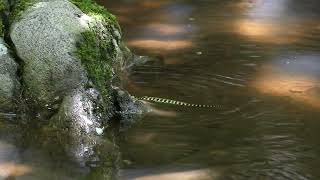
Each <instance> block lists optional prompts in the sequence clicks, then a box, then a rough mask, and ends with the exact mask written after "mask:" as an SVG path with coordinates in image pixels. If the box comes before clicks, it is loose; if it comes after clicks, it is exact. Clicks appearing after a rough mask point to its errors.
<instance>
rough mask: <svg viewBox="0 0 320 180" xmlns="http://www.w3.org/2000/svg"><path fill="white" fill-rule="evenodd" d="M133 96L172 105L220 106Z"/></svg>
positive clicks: (217, 106) (218, 106)
mask: <svg viewBox="0 0 320 180" xmlns="http://www.w3.org/2000/svg"><path fill="white" fill-rule="evenodd" d="M135 98H137V99H138V100H143V101H153V102H157V103H165V104H173V105H179V106H188V107H200V108H221V106H220V105H205V104H190V103H186V102H182V101H176V100H172V99H165V98H159V97H150V96H143V97H135Z"/></svg>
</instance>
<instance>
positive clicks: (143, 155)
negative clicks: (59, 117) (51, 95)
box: [100, 0, 320, 180]
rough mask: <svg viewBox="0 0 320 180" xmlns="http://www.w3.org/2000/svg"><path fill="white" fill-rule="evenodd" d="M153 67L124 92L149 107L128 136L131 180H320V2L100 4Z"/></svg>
mask: <svg viewBox="0 0 320 180" xmlns="http://www.w3.org/2000/svg"><path fill="white" fill-rule="evenodd" d="M100 4H103V5H105V7H107V8H108V9H109V11H111V12H112V13H114V14H115V15H116V16H117V17H118V19H119V21H120V25H121V27H122V29H123V33H124V38H125V41H126V43H127V45H128V46H129V47H130V48H131V49H132V50H133V51H134V52H135V53H137V54H139V55H146V56H151V57H154V59H155V60H154V62H149V63H147V64H145V65H141V66H138V67H135V68H134V69H133V70H132V72H131V74H130V75H129V77H128V83H127V89H128V90H129V91H130V93H131V94H133V95H135V96H156V97H162V98H169V99H175V100H180V101H184V102H189V103H196V104H219V105H222V106H223V109H201V108H191V107H179V106H173V105H164V104H157V103H150V106H152V107H153V108H154V112H153V113H151V114H149V115H147V116H146V117H145V118H144V119H143V120H141V121H140V122H139V123H137V124H136V125H135V126H134V127H133V128H131V129H129V130H128V131H126V132H123V133H121V134H120V135H119V145H120V149H121V153H122V158H123V163H122V170H121V173H122V175H121V178H122V179H135V180H146V179H153V180H158V179H159V180H160V179H161V180H167V179H170V180H171V179H223V180H224V179H254V180H256V179H294V180H296V179H303V180H304V179H319V178H320V172H319V167H320V158H319V157H320V141H319V140H318V139H317V138H318V137H319V135H320V134H319V132H320V121H319V119H320V111H319V109H320V85H319V82H320V76H319V75H320V1H318V0H307V1H300V0H225V1H219V0H170V1H169V0H162V1H154V0H118V1H108V0H100Z"/></svg>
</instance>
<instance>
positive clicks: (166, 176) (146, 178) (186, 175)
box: [124, 169, 219, 180]
mask: <svg viewBox="0 0 320 180" xmlns="http://www.w3.org/2000/svg"><path fill="white" fill-rule="evenodd" d="M218 177H219V176H218V174H215V173H213V172H212V171H210V170H208V169H200V170H189V171H178V172H159V173H154V174H151V175H141V176H139V177H130V180H178V179H181V180H182V179H183V180H215V179H218ZM124 180H129V178H124Z"/></svg>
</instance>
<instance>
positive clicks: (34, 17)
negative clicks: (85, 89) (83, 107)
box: [10, 0, 87, 108]
mask: <svg viewBox="0 0 320 180" xmlns="http://www.w3.org/2000/svg"><path fill="white" fill-rule="evenodd" d="M82 14H83V13H82V12H81V11H80V10H79V9H78V8H77V7H76V6H75V5H73V4H72V3H70V2H69V1H67V0H55V1H49V2H38V3H36V4H34V5H33V6H32V7H31V8H29V9H28V10H26V11H25V12H24V13H23V15H22V17H21V18H19V20H18V21H17V22H15V23H14V24H13V25H12V28H11V33H10V36H11V39H12V41H13V43H14V45H15V48H16V51H17V54H18V56H19V57H20V58H21V59H22V60H23V61H24V63H25V64H24V69H23V82H24V85H25V86H26V88H27V89H26V94H27V96H28V97H31V98H32V99H33V100H34V101H35V102H36V104H38V105H40V106H41V107H43V108H47V107H48V106H52V103H54V102H55V101H56V100H57V99H58V97H63V96H65V95H66V94H68V93H70V92H72V91H73V90H74V89H76V88H78V87H79V86H81V84H82V83H85V82H86V81H87V78H86V75H85V71H84V69H83V67H82V66H81V62H80V61H79V60H78V59H76V58H75V57H74V55H73V52H75V48H76V47H75V43H76V40H77V36H78V35H79V34H80V33H81V32H83V31H84V30H85V29H86V28H87V22H86V20H85V19H81V18H80V17H81V15H82Z"/></svg>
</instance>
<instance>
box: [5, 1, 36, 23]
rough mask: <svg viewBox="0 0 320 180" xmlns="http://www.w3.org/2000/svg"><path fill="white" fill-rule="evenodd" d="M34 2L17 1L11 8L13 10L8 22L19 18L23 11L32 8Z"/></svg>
mask: <svg viewBox="0 0 320 180" xmlns="http://www.w3.org/2000/svg"><path fill="white" fill-rule="evenodd" d="M35 2H36V0H18V1H17V2H16V3H15V4H14V7H13V10H12V12H11V14H10V22H11V23H12V22H13V20H15V19H17V18H19V17H20V16H21V14H22V12H23V11H25V10H26V9H28V7H30V6H32V5H33V4H34V3H35Z"/></svg>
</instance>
